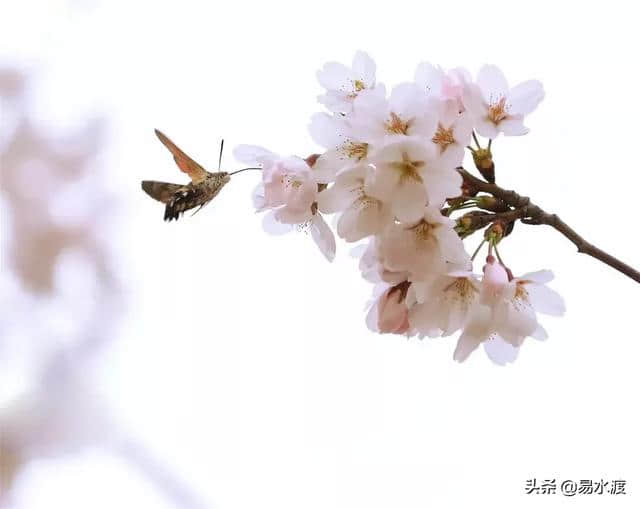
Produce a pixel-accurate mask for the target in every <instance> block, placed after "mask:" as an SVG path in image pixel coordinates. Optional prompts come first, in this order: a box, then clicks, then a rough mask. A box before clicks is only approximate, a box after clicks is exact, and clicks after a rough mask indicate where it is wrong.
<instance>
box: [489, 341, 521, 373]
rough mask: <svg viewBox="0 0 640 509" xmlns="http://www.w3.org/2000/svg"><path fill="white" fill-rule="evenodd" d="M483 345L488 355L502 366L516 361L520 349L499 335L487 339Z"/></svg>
mask: <svg viewBox="0 0 640 509" xmlns="http://www.w3.org/2000/svg"><path fill="white" fill-rule="evenodd" d="M483 346H484V351H485V352H486V353H487V357H489V359H491V360H492V361H493V362H495V363H496V364H498V365H500V366H504V365H505V364H508V363H510V362H513V361H515V360H516V358H517V357H518V352H519V350H520V349H519V348H518V347H515V346H513V345H510V344H509V343H507V342H506V341H504V340H503V339H502V338H501V337H500V336H497V335H494V336H492V337H491V338H490V339H488V340H487V341H485V342H484V343H483Z"/></svg>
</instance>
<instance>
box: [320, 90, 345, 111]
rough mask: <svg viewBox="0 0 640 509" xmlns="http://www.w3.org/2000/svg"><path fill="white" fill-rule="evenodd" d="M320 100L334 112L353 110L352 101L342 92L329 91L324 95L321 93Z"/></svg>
mask: <svg viewBox="0 0 640 509" xmlns="http://www.w3.org/2000/svg"><path fill="white" fill-rule="evenodd" d="M318 102H319V103H320V104H323V105H324V106H325V108H327V109H328V110H329V111H332V112H334V113H346V112H349V111H351V103H352V101H351V100H350V99H349V98H348V96H347V95H345V94H344V93H342V92H335V91H329V92H327V93H326V94H324V95H319V96H318Z"/></svg>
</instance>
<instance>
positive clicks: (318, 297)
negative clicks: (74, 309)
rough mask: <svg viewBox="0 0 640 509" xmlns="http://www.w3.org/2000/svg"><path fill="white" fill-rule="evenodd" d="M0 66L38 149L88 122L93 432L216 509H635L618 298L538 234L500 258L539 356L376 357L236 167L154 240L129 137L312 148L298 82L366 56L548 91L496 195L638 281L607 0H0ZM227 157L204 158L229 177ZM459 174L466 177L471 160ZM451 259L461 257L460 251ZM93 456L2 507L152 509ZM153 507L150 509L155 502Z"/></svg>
mask: <svg viewBox="0 0 640 509" xmlns="http://www.w3.org/2000/svg"><path fill="white" fill-rule="evenodd" d="M2 11H3V14H2V19H0V38H1V40H2V53H1V55H2V58H3V62H4V63H5V64H7V63H8V64H12V65H18V66H20V67H22V68H25V69H28V70H30V71H31V72H35V74H36V76H38V79H39V80H40V81H39V83H40V86H41V87H42V88H41V90H42V92H41V93H38V94H37V96H36V100H35V102H34V106H33V108H34V115H36V116H37V118H38V119H39V121H40V122H42V123H44V124H47V125H48V127H49V129H57V128H60V129H62V128H64V127H66V126H70V125H73V124H74V122H76V121H77V119H78V118H79V117H80V116H81V115H83V114H86V112H87V111H90V112H99V113H102V114H104V115H106V116H107V117H108V121H109V124H110V131H109V133H110V134H109V140H108V146H105V151H106V154H107V155H106V156H105V159H104V164H106V165H107V170H106V171H107V173H108V175H110V178H109V183H108V185H109V186H110V188H111V189H112V190H114V192H116V194H117V195H118V197H119V199H120V200H121V202H122V206H123V213H122V219H123V221H122V227H121V230H120V231H119V232H118V235H117V244H118V246H119V249H120V251H121V252H122V257H121V260H120V267H119V270H120V272H121V275H122V278H123V280H124V281H125V288H126V291H125V295H124V298H125V299H126V305H127V311H126V314H125V316H123V318H122V322H121V324H120V326H119V328H118V334H119V337H118V339H117V342H116V343H115V345H114V347H113V348H112V349H111V350H110V351H109V352H108V353H107V354H106V355H105V356H104V358H103V359H102V361H101V363H100V365H99V368H98V369H99V375H100V380H101V388H102V390H103V392H104V393H105V398H106V400H107V401H108V403H109V404H110V405H111V407H112V409H113V411H114V412H115V415H116V417H117V419H118V420H119V421H120V422H121V423H122V425H123V426H124V427H126V428H127V429H130V430H133V432H135V433H137V434H139V435H141V436H142V437H143V440H144V441H145V443H147V444H148V445H149V447H150V448H152V449H153V450H154V451H155V452H156V454H157V455H158V456H159V457H161V458H162V459H163V460H165V461H166V462H167V463H168V464H170V465H171V466H172V467H173V468H174V469H176V470H177V471H178V472H179V473H180V475H181V476H182V477H183V478H184V479H186V480H187V481H188V482H190V483H191V485H192V486H193V487H194V488H195V489H197V490H198V491H199V492H200V493H202V494H203V496H204V497H205V498H206V499H207V500H208V501H209V502H210V503H211V506H212V507H217V508H220V509H240V508H257V507H265V508H277V509H288V508H292V509H293V508H296V509H298V508H305V509H307V508H308V509H315V508H318V509H319V508H332V509H343V508H344V509H347V508H348V509H359V508H367V509H373V508H391V507H393V508H403V509H413V508H427V507H434V508H463V507H505V508H506V507H522V508H528V507H569V506H571V507H581V508H583V507H584V508H589V507H612V508H614V507H621V508H622V507H625V508H630V507H638V501H639V500H640V466H639V463H638V457H639V456H640V442H639V440H638V429H640V417H639V416H638V413H637V409H638V398H637V382H638V370H637V366H638V356H639V354H640V342H639V340H640V334H639V333H638V326H637V313H638V311H639V309H640V308H639V306H638V304H639V302H640V286H638V284H637V283H634V282H633V281H631V280H630V279H627V278H625V277H624V276H622V275H620V274H618V273H616V272H615V271H613V270H612V269H609V268H607V267H606V266H604V265H602V264H600V263H598V262H596V261H594V260H592V259H590V258H588V257H586V256H584V255H579V254H576V253H575V249H574V247H573V245H571V244H570V243H569V242H568V241H567V240H566V239H564V238H563V237H561V236H560V235H559V234H557V233H555V232H553V231H549V230H548V229H546V227H542V226H540V227H533V226H528V227H527V226H518V227H517V229H516V232H515V233H514V234H513V235H512V236H511V237H510V238H508V239H507V240H506V241H505V242H504V243H503V245H502V247H501V253H502V255H503V258H505V261H506V262H507V263H508V264H509V265H510V266H511V267H512V269H513V270H514V273H516V274H517V273H523V272H528V271H531V270H537V269H543V268H549V269H552V270H553V271H554V272H555V274H556V280H555V281H554V282H553V284H552V285H553V287H554V288H555V289H556V290H558V291H559V292H560V293H561V294H562V295H563V296H564V297H565V299H566V303H567V308H568V311H567V314H566V317H565V318H562V319H547V320H545V321H544V322H543V324H544V325H545V327H546V328H547V330H548V332H549V335H550V338H549V340H547V341H546V342H544V343H540V342H536V341H534V340H529V341H528V342H527V343H526V344H525V346H524V347H523V348H522V351H521V354H520V358H519V359H518V360H517V361H516V363H515V364H514V365H510V366H508V367H506V368H501V367H497V366H494V365H492V364H491V363H490V361H489V360H488V359H487V358H486V357H485V355H484V353H483V352H482V351H481V350H479V351H478V352H476V354H474V355H473V356H472V357H471V358H470V359H469V360H468V361H467V362H466V363H464V364H462V365H460V364H457V363H455V362H454V361H453V360H452V353H453V348H454V346H455V338H448V339H441V340H425V341H422V342H421V341H419V340H415V339H413V340H409V341H407V340H406V339H404V338H402V337H396V336H379V335H374V334H373V333H371V332H369V331H368V330H367V328H366V326H365V324H364V313H363V307H364V305H365V302H366V301H367V299H368V298H369V291H370V288H369V285H368V284H367V283H365V282H363V281H362V280H361V278H360V274H359V272H358V271H357V262H356V261H355V260H353V259H351V258H350V256H349V254H348V252H349V249H350V246H347V245H346V244H344V243H339V245H338V256H337V259H336V261H335V263H334V264H333V265H330V264H328V263H327V262H326V261H325V260H324V259H323V257H322V256H321V255H320V253H319V252H318V251H317V249H316V247H315V246H314V245H313V243H312V241H311V239H310V238H309V237H308V236H307V235H305V234H304V233H299V234H291V235H289V236H286V237H269V236H268V235H267V234H265V233H264V232H263V231H262V230H261V226H260V217H259V216H256V215H255V214H254V212H253V210H252V207H251V201H250V193H251V190H252V189H253V186H254V184H255V182H256V178H257V177H258V175H257V174H253V173H246V174H243V175H242V176H239V177H238V178H237V179H234V181H233V182H232V183H231V184H230V185H229V186H228V187H227V188H225V189H224V191H223V192H222V193H221V194H220V196H219V197H218V198H217V199H216V201H215V202H214V203H212V204H211V205H209V207H207V208H206V209H204V210H203V211H202V212H201V213H199V214H198V215H196V216H194V217H193V218H191V217H186V218H185V219H184V220H181V221H179V222H178V223H177V224H176V223H172V224H165V223H163V221H162V207H161V205H160V204H158V203H156V202H153V201H152V200H150V199H148V198H147V197H146V196H145V195H144V194H143V193H142V192H141V191H140V189H139V181H140V180H141V179H158V180H169V181H171V180H178V181H180V180H181V179H183V177H184V175H182V174H180V173H179V172H178V171H177V170H176V168H175V166H174V165H173V162H172V161H171V158H170V156H169V154H168V152H166V150H165V149H164V148H163V147H162V146H161V144H160V143H159V142H158V140H157V139H156V138H155V136H154V135H153V128H154V127H157V128H160V129H162V130H163V131H165V133H166V134H168V135H169V136H170V137H171V138H173V140H174V141H176V143H178V145H180V146H181V147H182V148H183V149H184V150H185V151H186V152H187V153H189V154H190V155H192V156H193V157H194V158H195V159H196V160H198V161H200V162H201V163H203V164H204V165H205V166H208V167H215V165H216V164H217V156H218V148H219V140H220V138H221V137H224V138H225V139H226V143H227V146H228V147H229V149H230V148H231V146H233V145H235V144H239V143H256V144H260V145H263V146H265V147H268V148H270V149H272V150H274V151H276V152H281V153H285V154H286V153H294V154H298V155H303V156H305V155H307V154H309V153H311V152H313V151H318V150H319V147H317V146H314V144H313V142H312V141H311V139H310V137H309V135H308V133H307V131H306V126H307V124H308V120H309V117H310V115H311V114H312V113H313V112H315V111H319V110H320V105H318V104H317V103H316V101H315V98H316V96H317V95H318V94H319V93H320V92H321V90H320V88H319V86H318V85H317V83H316V81H315V71H316V70H317V69H318V68H319V67H320V66H321V65H322V64H323V63H324V62H326V61H328V60H339V61H342V62H345V63H348V62H349V61H350V60H351V57H352V55H353V53H354V51H356V50H358V49H362V50H365V51H367V52H368V53H369V54H370V55H371V56H372V57H373V58H374V59H375V60H376V62H377V64H378V79H379V80H380V81H382V82H384V83H385V84H387V86H391V85H393V84H394V83H397V82H400V81H403V80H407V79H411V78H412V76H413V72H414V70H415V66H416V65H417V64H418V63H419V62H420V61H422V60H427V61H431V62H433V63H438V64H441V65H443V66H444V67H454V66H457V65H464V66H467V67H469V68H470V69H472V70H473V71H474V72H475V71H476V70H477V69H478V68H479V66H480V65H482V64H484V63H494V64H497V65H499V66H500V67H501V68H503V69H504V71H505V73H506V75H507V78H508V79H509V80H510V82H511V83H514V84H515V83H517V82H519V81H522V80H525V79H529V78H537V79H540V80H541V81H542V82H543V83H544V85H545V89H546V91H547V96H546V99H545V101H544V102H543V103H542V104H541V106H540V108H539V109H538V111H536V112H535V113H534V114H533V115H532V116H531V118H530V120H529V126H530V127H531V132H530V133H529V134H528V135H527V136H525V137H522V138H508V139H505V138H500V139H498V140H497V141H496V143H495V144H494V147H495V149H494V153H495V159H496V165H497V174H498V179H499V182H500V183H501V184H502V185H503V186H505V187H507V188H515V189H517V190H519V191H521V192H522V193H524V194H528V195H530V196H531V197H532V198H533V199H534V201H535V202H536V203H539V204H540V205H541V206H543V208H545V209H547V210H548V211H553V212H557V213H558V214H559V215H560V216H561V217H562V218H563V219H565V221H567V222H568V223H569V224H570V225H572V226H573V227H574V228H575V229H576V230H577V231H578V232H580V233H583V234H584V236H585V237H586V238H587V239H588V240H591V241H592V242H594V243H596V244H597V245H599V246H600V247H602V248H604V249H606V250H610V252H612V253H613V254H615V255H617V256H619V257H620V258H621V259H623V260H626V261H628V262H629V263H631V264H635V265H636V266H638V265H640V256H639V255H638V250H637V247H638V243H637V237H636V235H637V231H638V216H637V208H636V207H635V206H634V205H635V203H636V201H637V196H638V189H639V188H640V176H639V175H640V172H639V170H640V168H639V167H638V162H637V157H638V156H637V146H638V118H640V103H639V102H638V90H640V79H639V73H638V64H637V48H638V47H640V41H639V37H638V30H637V19H638V18H637V15H636V13H635V12H634V9H633V3H632V2H622V1H620V2H616V1H609V2H606V4H602V3H599V2H598V3H591V2H580V3H571V2H549V3H545V2H526V3H520V2H495V1H493V2H438V3H436V2H427V1H421V2H403V1H394V2H388V3H384V4H379V5H376V4H375V3H374V2H355V1H353V2H345V1H328V0H324V1H318V2H290V3H287V2H277V1H273V0H272V1H269V2H245V1H239V0H234V1H232V2H219V3H216V2H186V1H185V2H179V3H178V2H167V3H164V2H149V3H145V2H124V1H110V2H97V1H96V2H86V3H83V2H63V1H60V0H59V1H48V2H44V1H43V2H30V1H23V2H12V3H11V4H9V3H7V4H6V5H4V7H3V9H2ZM229 149H228V150H227V152H226V153H225V157H224V164H225V165H226V167H227V168H229V169H234V168H237V167H239V166H238V165H237V163H235V162H234V161H233V159H232V157H231V151H230V150H229ZM468 164H469V163H468ZM475 244H476V240H475V238H474V239H473V240H471V241H470V242H469V248H470V249H472V248H473V247H475ZM128 468H129V467H127V466H126V464H121V463H120V460H118V459H117V458H115V457H112V456H111V455H109V454H103V453H101V452H100V451H99V450H91V451H88V452H87V453H86V454H84V455H82V456H74V457H66V458H58V459H50V460H48V461H42V462H38V463H34V464H33V465H32V466H31V467H30V468H29V470H28V471H27V472H26V473H24V474H23V475H22V476H21V478H20V479H19V483H18V486H17V488H16V490H17V492H16V500H15V504H16V507H19V508H22V507H27V508H32V507H33V508H45V507H46V508H53V507H65V508H67V509H70V508H73V507H87V506H91V507H93V508H102V507H104V508H112V507H114V506H115V505H116V504H117V505H119V506H124V507H164V506H163V505H162V504H163V503H164V502H163V501H162V500H161V499H159V496H158V494H157V493H156V492H155V490H154V488H153V487H151V486H150V485H147V484H145V482H146V481H144V480H143V479H138V478H137V477H136V475H135V473H134V472H133V471H131V472H130V471H129V470H128ZM533 477H537V478H538V479H544V478H556V479H558V480H561V479H575V480H580V479H594V480H599V479H601V478H604V479H626V480H627V481H628V485H627V491H629V492H630V494H628V495H626V496H618V497H614V496H611V495H606V494H605V495H601V496H596V495H591V496H584V495H583V496H577V497H574V498H573V499H567V498H565V497H562V496H561V495H556V496H546V497H545V496H541V495H538V496H534V495H525V494H524V485H525V481H526V480H527V479H530V478H533ZM167 507H171V506H170V505H167Z"/></svg>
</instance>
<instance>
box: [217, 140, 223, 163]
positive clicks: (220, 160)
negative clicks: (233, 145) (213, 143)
mask: <svg viewBox="0 0 640 509" xmlns="http://www.w3.org/2000/svg"><path fill="white" fill-rule="evenodd" d="M223 148H224V138H222V141H221V142H220V156H219V157H218V171H220V166H222V149H223Z"/></svg>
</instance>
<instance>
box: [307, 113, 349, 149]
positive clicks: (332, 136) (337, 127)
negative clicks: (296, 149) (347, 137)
mask: <svg viewBox="0 0 640 509" xmlns="http://www.w3.org/2000/svg"><path fill="white" fill-rule="evenodd" d="M345 129H346V126H344V120H340V119H338V118H336V117H335V116H333V115H329V114H328V113H315V114H314V115H313V116H312V117H311V122H310V123H309V134H310V135H311V138H312V139H313V141H315V142H316V143H317V144H318V145H320V146H321V147H324V148H335V147H337V146H339V145H341V144H342V143H343V142H344V131H345Z"/></svg>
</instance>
